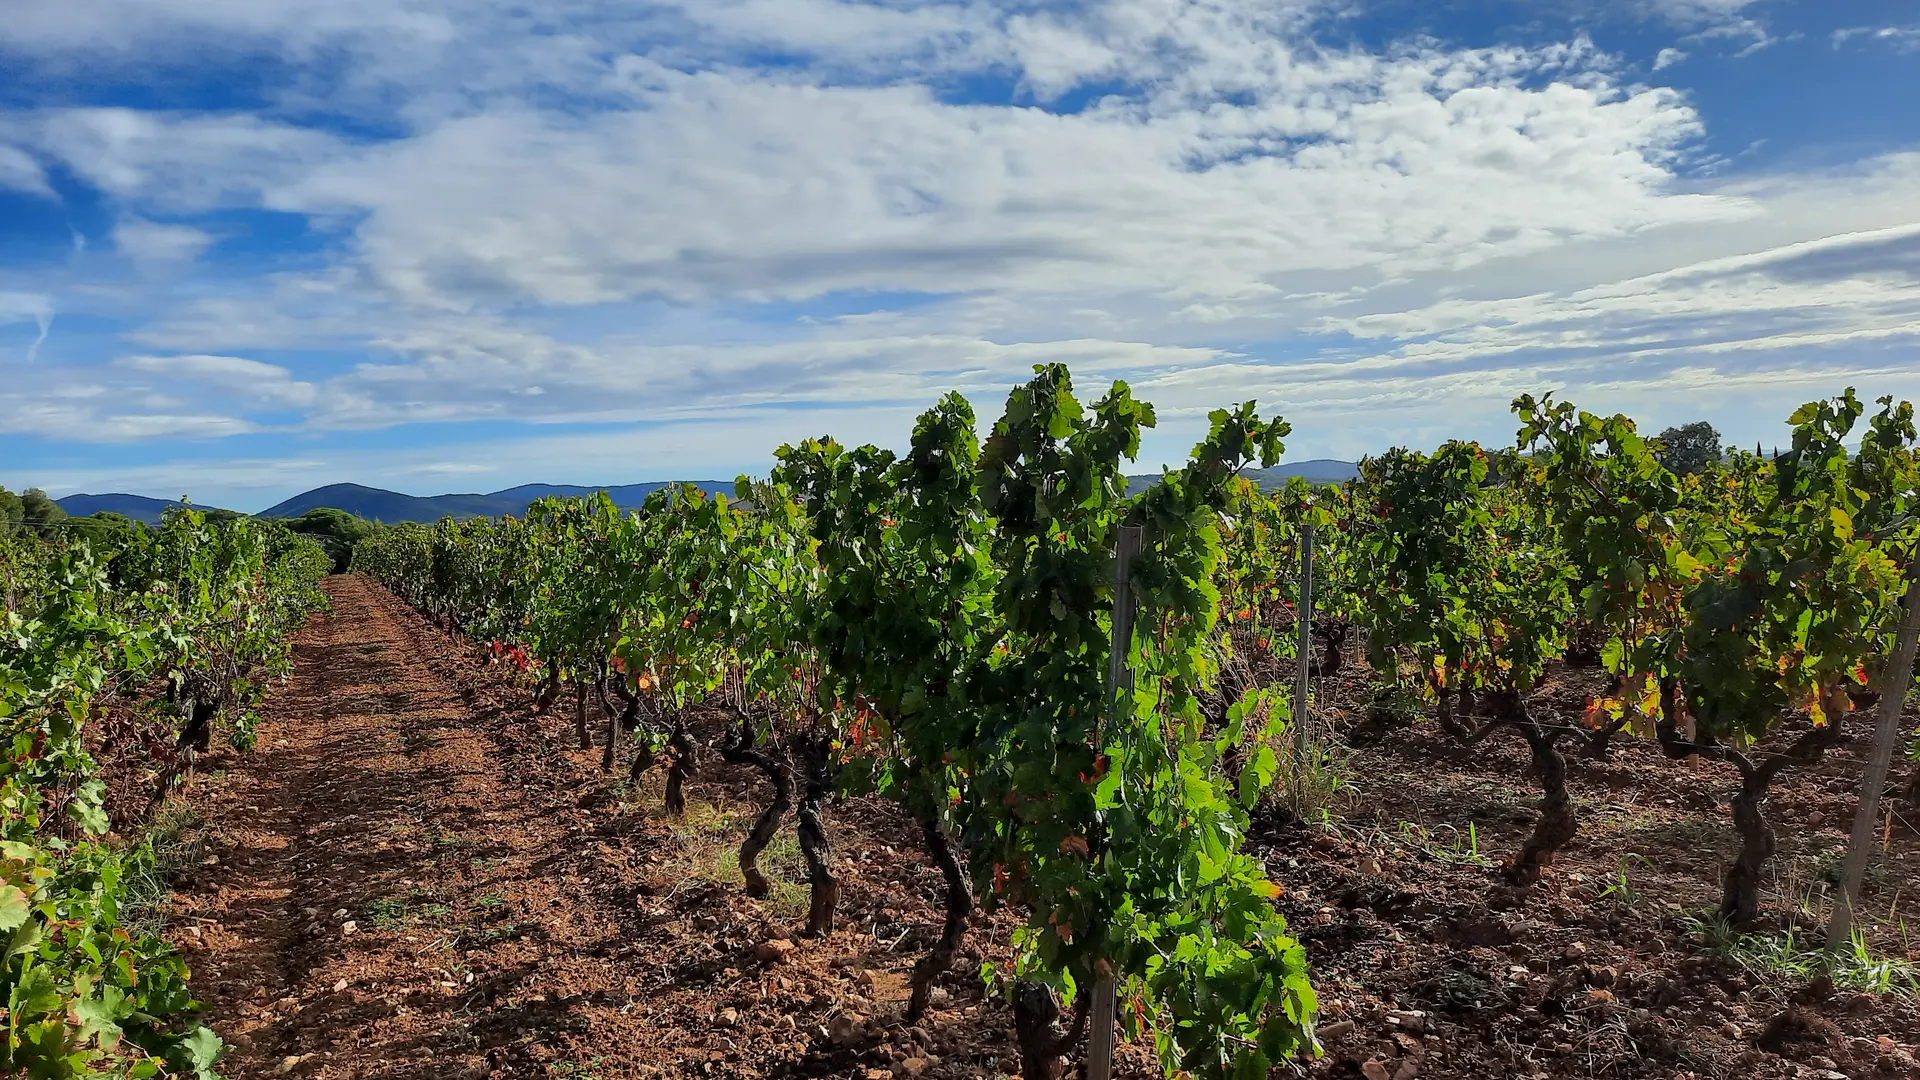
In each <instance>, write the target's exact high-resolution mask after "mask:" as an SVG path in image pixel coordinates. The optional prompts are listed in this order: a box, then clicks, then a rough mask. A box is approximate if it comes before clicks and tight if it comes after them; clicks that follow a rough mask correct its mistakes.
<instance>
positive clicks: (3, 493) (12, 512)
mask: <svg viewBox="0 0 1920 1080" xmlns="http://www.w3.org/2000/svg"><path fill="white" fill-rule="evenodd" d="M25 523H26V516H25V514H24V512H23V511H22V510H21V509H20V496H18V495H15V494H14V493H13V492H11V491H8V490H7V489H6V488H4V487H0V537H7V536H14V535H16V534H18V533H19V532H20V529H21V526H22V525H24V524H25Z"/></svg>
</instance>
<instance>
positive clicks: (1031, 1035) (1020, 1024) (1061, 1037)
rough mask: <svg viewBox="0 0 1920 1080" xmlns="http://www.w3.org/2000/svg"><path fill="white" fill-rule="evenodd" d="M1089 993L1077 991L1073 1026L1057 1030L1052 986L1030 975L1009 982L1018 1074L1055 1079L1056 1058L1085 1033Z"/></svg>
mask: <svg viewBox="0 0 1920 1080" xmlns="http://www.w3.org/2000/svg"><path fill="white" fill-rule="evenodd" d="M1091 1002H1092V995H1091V994H1084V993H1083V994H1081V995H1080V1001H1079V1002H1078V1004H1077V1005H1076V1006H1075V1007H1074V1018H1073V1026H1072V1027H1071V1028H1069V1029H1068V1030H1067V1032H1066V1033H1065V1034H1062V1033H1061V1031H1060V1001H1059V999H1058V998H1056V997H1054V994H1053V988H1052V987H1050V986H1048V985H1047V984H1045V983H1041V982H1035V981H1033V980H1032V979H1021V980H1020V981H1018V982H1016V983H1014V984H1013V1040H1014V1042H1015V1044H1017V1045H1018V1046H1019V1048H1020V1075H1021V1076H1023V1077H1028V1078H1031V1080H1057V1078H1058V1077H1059V1076H1060V1064H1061V1062H1060V1059H1061V1058H1062V1057H1063V1056H1065V1055H1066V1053H1067V1052H1068V1051H1069V1050H1072V1049H1073V1048H1074V1047H1075V1046H1077V1045H1079V1043H1080V1040H1081V1039H1083V1038H1085V1037H1086V1034H1087V1019H1088V1015H1089V1014H1090V1013H1091V1012H1092V1011H1093V1010H1092V1008H1091Z"/></svg>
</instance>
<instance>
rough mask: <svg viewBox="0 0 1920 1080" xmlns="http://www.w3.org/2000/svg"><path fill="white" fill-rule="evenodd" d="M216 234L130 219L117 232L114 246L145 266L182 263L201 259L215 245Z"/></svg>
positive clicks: (185, 226)
mask: <svg viewBox="0 0 1920 1080" xmlns="http://www.w3.org/2000/svg"><path fill="white" fill-rule="evenodd" d="M213 241H214V237H213V234H212V233H209V232H206V231H205V230H203V229H196V228H194V227H193V226H191V225H165V224H162V223H160V222H157V221H145V220H142V219H139V218H128V219H126V220H123V221H121V222H120V223H119V224H118V225H116V226H114V229H113V245H114V246H115V247H117V248H119V249H120V251H121V253H122V254H124V255H127V256H128V257H130V258H133V259H136V260H140V261H143V262H182V261H191V260H193V259H195V258H198V257H199V255H200V253H201V252H203V251H205V250H206V249H207V248H208V247H210V246H211V245H212V244H213Z"/></svg>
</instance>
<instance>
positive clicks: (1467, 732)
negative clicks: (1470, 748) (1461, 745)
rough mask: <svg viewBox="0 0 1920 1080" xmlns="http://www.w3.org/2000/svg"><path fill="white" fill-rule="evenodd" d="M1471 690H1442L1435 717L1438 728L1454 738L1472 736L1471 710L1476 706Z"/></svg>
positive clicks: (1468, 737)
mask: <svg viewBox="0 0 1920 1080" xmlns="http://www.w3.org/2000/svg"><path fill="white" fill-rule="evenodd" d="M1478 704H1479V703H1478V702H1477V701H1476V700H1475V699H1474V695H1473V691H1471V690H1442V691H1440V701H1439V705H1438V706H1437V708H1436V709H1435V714H1434V716H1435V719H1436V720H1438V721H1439V723H1440V730H1441V731H1444V732H1446V733H1447V734H1448V735H1450V736H1452V737H1453V738H1456V739H1470V738H1472V737H1473V725H1472V722H1471V721H1472V719H1473V711H1474V709H1475V708H1476V707H1477V706H1478Z"/></svg>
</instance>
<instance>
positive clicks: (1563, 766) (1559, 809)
mask: <svg viewBox="0 0 1920 1080" xmlns="http://www.w3.org/2000/svg"><path fill="white" fill-rule="evenodd" d="M1493 700H1494V703H1495V707H1496V708H1497V709H1498V710H1500V713H1501V715H1502V716H1505V717H1508V718H1510V721H1511V722H1512V723H1513V725H1514V727H1515V728H1517V729H1518V730H1519V732H1520V737H1521V738H1523V739H1525V740H1526V741H1527V749H1528V750H1529V751H1530V752H1531V753H1532V755H1533V770H1534V772H1535V773H1537V774H1538V775H1539V777H1540V817H1539V819H1538V820H1536V821H1535V822H1534V824H1533V832H1532V834H1530V835H1529V836H1528V837H1527V840H1526V843H1524V844H1522V845H1520V850H1519V851H1518V852H1516V853H1514V856H1513V862H1512V863H1511V864H1510V865H1509V867H1508V869H1507V874H1508V876H1509V877H1510V878H1511V879H1512V880H1513V881H1514V882H1515V883H1516V884H1521V885H1531V884H1533V883H1534V882H1536V881H1538V880H1540V872H1541V870H1542V869H1543V868H1544V867H1546V866H1547V864H1549V863H1551V862H1553V857H1554V855H1555V854H1556V853H1557V852H1559V850H1560V849H1561V848H1563V847H1565V846H1567V842H1568V841H1569V840H1572V839H1573V834H1574V832H1575V831H1576V830H1577V829H1578V828H1579V822H1578V820H1577V819H1576V818H1575V817H1574V813H1573V797H1572V796H1571V795H1570V794H1568V792H1567V759H1566V757H1565V756H1563V755H1562V754H1561V753H1560V747H1559V745H1558V744H1559V742H1560V735H1561V732H1560V731H1559V730H1557V729H1554V728H1549V727H1547V726H1545V725H1542V724H1541V723H1539V722H1538V721H1536V720H1535V719H1534V718H1533V714H1532V713H1531V712H1529V711H1528V710H1527V703H1526V702H1525V701H1523V700H1521V698H1520V695H1519V694H1517V693H1511V692H1506V693H1501V694H1496V695H1494V696H1493Z"/></svg>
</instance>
